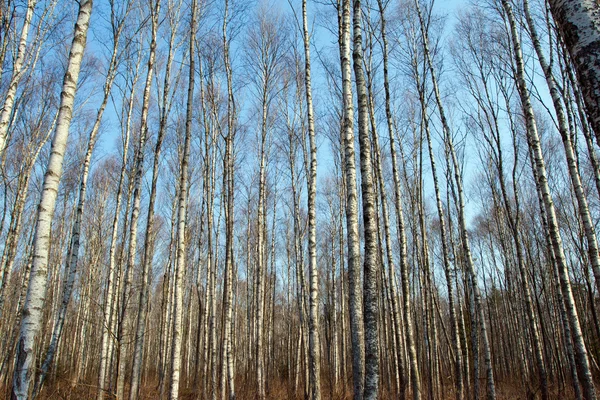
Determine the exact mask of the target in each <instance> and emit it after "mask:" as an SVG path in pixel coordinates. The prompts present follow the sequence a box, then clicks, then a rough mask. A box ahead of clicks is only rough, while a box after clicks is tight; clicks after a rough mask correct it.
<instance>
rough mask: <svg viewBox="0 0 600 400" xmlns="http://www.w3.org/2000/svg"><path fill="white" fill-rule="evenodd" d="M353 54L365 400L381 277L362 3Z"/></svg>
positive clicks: (371, 380) (372, 381)
mask: <svg viewBox="0 0 600 400" xmlns="http://www.w3.org/2000/svg"><path fill="white" fill-rule="evenodd" d="M353 9H354V14H353V28H354V48H353V53H352V59H353V66H354V79H355V82H356V94H357V96H358V141H359V145H360V175H361V192H362V206H363V207H362V210H363V226H364V241H365V253H364V281H363V302H364V307H365V309H364V330H365V388H364V397H365V399H377V398H378V397H379V337H378V336H379V334H378V330H379V328H378V320H379V299H378V291H377V276H378V271H379V268H380V266H379V265H378V261H377V227H376V221H377V213H376V210H375V196H374V193H373V172H372V163H371V139H370V138H369V110H368V96H367V86H366V83H365V75H364V71H363V50H362V27H361V24H362V10H361V2H360V0H354V7H353Z"/></svg>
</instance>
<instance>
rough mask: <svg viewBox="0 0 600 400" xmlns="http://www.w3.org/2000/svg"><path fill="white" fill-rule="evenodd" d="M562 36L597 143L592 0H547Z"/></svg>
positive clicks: (599, 63) (597, 59) (597, 61)
mask: <svg viewBox="0 0 600 400" xmlns="http://www.w3.org/2000/svg"><path fill="white" fill-rule="evenodd" d="M548 4H549V5H550V11H551V12H552V16H553V17H554V21H555V22H556V25H557V26H558V30H559V32H560V35H561V37H562V40H564V42H565V45H566V47H567V50H568V51H569V54H570V56H571V61H572V62H573V64H574V65H575V71H576V73H577V80H578V81H579V87H580V89H581V92H582V94H583V100H584V103H585V106H586V111H587V114H588V116H589V120H590V123H591V125H592V128H593V129H594V133H595V134H596V142H597V143H598V144H600V54H599V53H598V48H599V47H600V13H599V12H598V3H597V2H596V1H595V0H548Z"/></svg>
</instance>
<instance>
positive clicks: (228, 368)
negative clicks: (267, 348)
mask: <svg viewBox="0 0 600 400" xmlns="http://www.w3.org/2000/svg"><path fill="white" fill-rule="evenodd" d="M228 11H229V0H225V12H224V15H223V29H222V31H223V62H224V65H225V73H226V76H227V135H226V136H225V157H224V158H223V171H224V173H223V190H224V192H225V195H224V197H225V202H226V204H225V280H224V283H223V300H224V301H223V309H224V311H223V321H224V327H223V328H224V329H223V336H222V343H223V369H222V374H223V380H222V382H225V375H227V382H228V383H229V399H230V400H235V380H234V378H235V376H234V375H235V371H234V362H233V344H232V342H233V340H232V339H233V333H232V331H231V326H232V318H233V280H234V279H235V275H234V269H233V268H234V261H233V241H234V237H233V223H234V220H235V219H234V214H233V213H234V207H233V206H234V154H233V140H234V137H235V118H236V107H235V102H234V97H233V82H232V72H231V64H230V62H229V40H228V39H227V21H228ZM213 367H214V368H216V366H213ZM221 386H222V387H221V389H222V390H221V396H222V398H225V392H226V387H225V386H224V385H223V384H222V385H221Z"/></svg>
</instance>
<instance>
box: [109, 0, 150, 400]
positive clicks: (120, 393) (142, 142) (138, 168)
mask: <svg viewBox="0 0 600 400" xmlns="http://www.w3.org/2000/svg"><path fill="white" fill-rule="evenodd" d="M150 8H151V9H150V13H151V15H150V17H151V22H152V36H151V39H150V53H149V55H148V66H147V71H146V82H145V84H144V94H143V98H142V115H141V123H140V138H139V147H138V149H137V155H136V160H135V167H134V168H135V175H134V182H133V206H132V210H131V221H130V222H129V248H128V251H127V265H126V268H125V276H124V282H123V291H122V293H123V297H122V299H121V312H120V318H119V328H118V330H119V332H118V334H117V340H118V341H119V348H118V357H117V359H118V365H117V398H118V399H124V396H125V374H126V368H127V354H126V349H127V342H128V341H127V340H125V336H127V333H128V332H127V318H128V307H129V305H128V303H129V297H130V291H131V280H132V275H133V269H134V266H135V259H136V253H137V236H138V220H139V215H140V205H141V197H142V176H143V171H144V153H145V147H146V141H147V135H148V113H149V107H150V90H151V89H152V76H153V73H154V63H155V60H156V39H157V34H158V32H157V30H158V17H159V12H160V0H156V2H153V3H152V5H151V7H150Z"/></svg>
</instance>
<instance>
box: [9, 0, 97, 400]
mask: <svg viewBox="0 0 600 400" xmlns="http://www.w3.org/2000/svg"><path fill="white" fill-rule="evenodd" d="M92 2H93V1H92V0H84V1H82V2H81V3H80V4H79V12H78V15H77V22H76V23H75V29H74V36H73V42H72V44H71V50H70V53H69V60H68V66H67V69H66V72H65V76H64V81H63V89H62V93H61V100H60V111H59V115H58V119H57V124H56V131H55V133H54V137H53V139H52V150H51V155H50V158H49V160H48V166H47V169H46V174H45V176H44V185H43V189H42V196H41V199H40V204H39V207H38V211H37V214H38V216H37V225H36V228H35V242H34V248H33V254H34V255H33V263H32V267H31V275H30V279H29V287H28V289H27V298H26V299H25V304H24V306H23V307H24V309H23V320H22V322H21V332H20V337H19V343H18V345H17V355H16V364H15V370H14V378H13V387H12V393H11V398H13V399H19V400H20V399H27V398H29V397H30V396H31V394H32V390H33V383H34V380H35V366H36V360H35V357H36V345H37V344H38V343H36V341H37V340H38V339H39V338H38V334H39V332H40V329H41V325H42V322H43V321H42V308H43V305H44V302H45V300H46V286H47V280H46V279H47V277H46V275H47V272H48V257H49V250H50V234H51V230H52V219H53V216H54V210H55V206H56V197H57V194H58V185H59V183H60V178H61V175H62V169H63V168H62V167H63V160H64V155H65V150H66V147H67V140H68V137H69V127H70V125H71V117H72V115H73V103H74V100H75V93H76V91H77V81H78V79H79V70H80V67H81V60H82V58H83V52H84V50H85V46H86V41H87V32H88V27H89V23H90V16H91V13H92Z"/></svg>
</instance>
